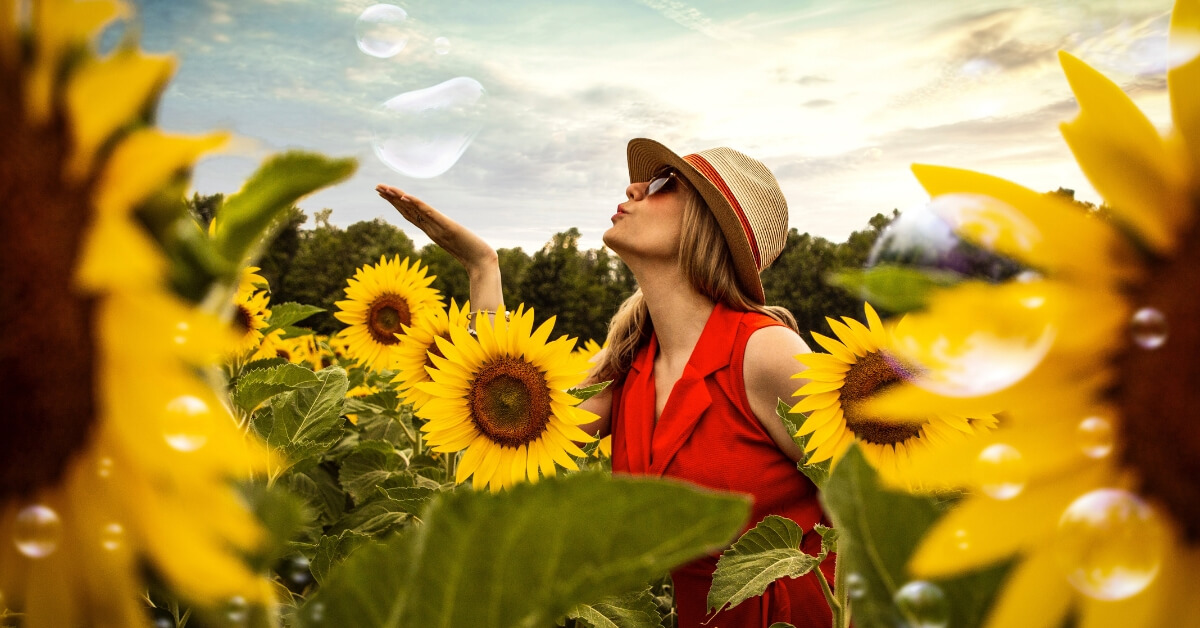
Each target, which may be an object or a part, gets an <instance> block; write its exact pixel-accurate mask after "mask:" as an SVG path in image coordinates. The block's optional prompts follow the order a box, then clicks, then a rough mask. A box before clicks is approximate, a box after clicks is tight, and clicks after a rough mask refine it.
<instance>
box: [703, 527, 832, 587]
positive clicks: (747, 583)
mask: <svg viewBox="0 0 1200 628" xmlns="http://www.w3.org/2000/svg"><path fill="white" fill-rule="evenodd" d="M803 538H804V530H802V529H800V526H799V524H797V523H796V522H795V521H792V520H791V519H788V518H786V517H780V516H778V515H768V516H767V517H765V518H764V519H763V520H762V521H760V522H759V523H758V525H756V526H754V527H753V528H751V529H749V530H747V531H746V533H745V534H743V535H742V538H740V539H738V540H737V542H736V543H734V544H733V547H731V548H729V549H727V550H725V553H723V554H721V558H720V560H718V561H717V571H716V572H715V573H714V574H713V582H712V588H711V589H709V591H708V609H709V610H710V611H713V610H722V609H724V608H725V607H726V606H729V607H731V608H732V607H734V606H737V605H738V604H740V603H742V602H743V601H745V600H748V599H750V598H752V597H755V596H758V595H762V593H763V591H766V590H767V586H768V585H770V584H771V583H772V582H775V581H776V580H778V579H780V578H785V577H786V578H798V577H800V576H803V575H804V574H806V573H808V572H810V571H812V570H813V568H814V567H816V566H817V565H819V564H821V561H822V560H823V559H824V558H825V556H824V552H822V555H821V556H812V555H809V554H805V553H804V552H803V551H801V550H800V541H801V540H803Z"/></svg>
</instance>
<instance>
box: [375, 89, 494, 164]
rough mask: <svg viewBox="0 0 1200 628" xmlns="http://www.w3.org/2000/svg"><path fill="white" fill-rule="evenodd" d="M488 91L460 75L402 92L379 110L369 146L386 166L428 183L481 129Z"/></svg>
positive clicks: (454, 158)
mask: <svg viewBox="0 0 1200 628" xmlns="http://www.w3.org/2000/svg"><path fill="white" fill-rule="evenodd" d="M486 102H487V92H486V90H484V89H483V85H480V84H479V81H476V80H475V79H473V78H470V77H466V76H460V77H456V78H452V79H450V80H448V81H445V82H444V83H439V84H438V85H434V86H433V87H426V88H424V89H418V90H414V91H411V92H405V93H403V94H400V95H399V96H395V97H394V98H392V99H390V100H388V101H387V102H385V103H383V105H382V107H380V109H379V110H377V112H376V115H377V118H376V121H375V128H374V138H373V141H372V146H373V148H374V149H375V154H376V155H377V156H378V157H379V159H380V161H382V162H383V163H384V164H385V165H386V166H387V167H389V168H391V169H392V170H395V171H396V172H399V173H400V174H403V175H406V176H410V177H415V178H418V179H428V178H431V177H436V176H438V175H440V174H442V173H444V172H446V171H447V170H449V169H450V168H451V166H453V165H454V164H455V163H456V162H458V159H459V157H462V154H463V153H464V152H466V150H467V147H468V146H470V145H471V141H472V140H474V139H475V136H476V135H478V134H479V131H480V129H482V128H483V115H484V111H485V109H486Z"/></svg>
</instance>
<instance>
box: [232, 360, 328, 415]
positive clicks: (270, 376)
mask: <svg viewBox="0 0 1200 628" xmlns="http://www.w3.org/2000/svg"><path fill="white" fill-rule="evenodd" d="M320 383H321V382H320V380H319V379H317V375H316V373H313V372H312V371H310V370H308V369H306V368H304V367H303V366H299V365H296V364H280V365H279V366H274V367H271V368H266V369H258V370H254V371H250V372H248V373H245V374H243V375H242V376H241V377H240V378H238V383H237V387H236V388H234V390H233V403H234V405H236V406H237V407H239V408H241V409H242V410H243V411H245V412H252V411H253V410H254V409H255V408H257V407H258V405H259V404H261V403H262V402H264V401H266V400H267V399H270V398H271V397H274V396H275V395H278V394H279V393H282V392H286V391H289V390H298V389H300V388H312V387H313V386H316V385H318V384H320Z"/></svg>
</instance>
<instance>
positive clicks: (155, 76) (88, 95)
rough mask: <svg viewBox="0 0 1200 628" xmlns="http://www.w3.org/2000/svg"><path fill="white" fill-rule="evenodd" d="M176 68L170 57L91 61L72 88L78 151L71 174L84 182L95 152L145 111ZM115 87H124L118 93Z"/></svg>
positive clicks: (129, 55) (125, 55)
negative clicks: (132, 118)
mask: <svg viewBox="0 0 1200 628" xmlns="http://www.w3.org/2000/svg"><path fill="white" fill-rule="evenodd" d="M174 69H175V61H174V60H173V59H171V58H169V57H150V56H146V55H144V54H140V53H137V52H134V51H120V52H117V53H115V54H113V55H111V56H110V57H108V58H106V59H100V60H96V61H92V62H89V63H88V64H86V65H85V66H84V67H82V68H80V70H79V73H78V74H77V75H76V76H75V78H74V80H72V81H71V82H70V83H69V84H68V86H67V107H68V109H69V110H70V113H71V119H72V120H73V121H74V125H73V126H72V129H73V130H74V134H75V145H74V150H73V152H72V154H71V156H70V158H69V161H68V162H67V163H68V166H67V173H68V174H69V176H71V177H73V178H82V177H83V176H84V175H85V174H87V170H88V167H89V166H90V164H91V163H92V159H93V158H94V156H95V154H96V150H97V149H99V148H100V146H101V145H102V144H103V143H104V142H105V141H106V140H107V139H108V138H109V137H111V136H112V135H113V133H115V132H116V131H117V130H118V129H120V128H121V127H123V126H125V125H126V124H128V123H129V121H130V120H129V116H130V112H137V111H141V110H142V109H143V108H144V107H145V105H146V103H147V102H149V101H150V100H151V99H152V98H154V97H155V95H156V94H157V93H158V91H159V90H160V89H162V86H163V85H164V84H165V83H166V81H167V79H168V78H169V77H170V76H171V73H172V72H173V71H174ZM113 85H121V86H122V88H121V89H118V90H114V89H113V88H112V86H113Z"/></svg>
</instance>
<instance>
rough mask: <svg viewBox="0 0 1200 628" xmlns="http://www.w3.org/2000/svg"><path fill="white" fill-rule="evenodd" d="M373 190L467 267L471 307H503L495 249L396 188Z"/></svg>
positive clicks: (383, 186) (489, 309)
mask: <svg viewBox="0 0 1200 628" xmlns="http://www.w3.org/2000/svg"><path fill="white" fill-rule="evenodd" d="M375 191H376V192H378V193H379V196H381V197H383V199H384V200H386V201H387V202H389V203H391V204H392V206H393V207H395V208H396V211H398V212H400V215H401V216H404V219H405V220H407V221H408V222H410V223H412V224H413V226H415V227H416V228H418V229H420V230H421V231H423V232H425V235H427V236H429V239H430V240H433V242H434V244H437V245H438V246H440V247H442V248H443V249H445V250H446V252H447V253H449V254H450V255H452V256H453V257H454V259H456V260H458V262H459V263H460V264H462V265H463V268H465V269H467V277H469V278H470V280H471V309H472V310H474V311H490V312H498V311H502V310H504V290H503V289H502V287H501V278H500V262H499V258H497V257H496V249H493V248H492V247H491V245H489V244H488V243H487V242H484V241H483V238H481V237H479V236H478V235H477V234H476V233H475V232H473V231H471V230H470V229H467V228H466V227H464V226H462V225H460V224H459V223H457V222H455V221H454V220H451V219H450V218H449V217H447V216H446V215H445V214H443V213H442V212H439V211H438V210H436V209H434V208H433V207H431V206H430V205H429V203H426V202H425V201H422V200H421V199H419V198H417V197H415V196H413V195H411V194H406V193H405V192H404V190H401V189H400V188H397V187H393V186H390V185H383V184H379V185H377V186H375Z"/></svg>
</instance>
